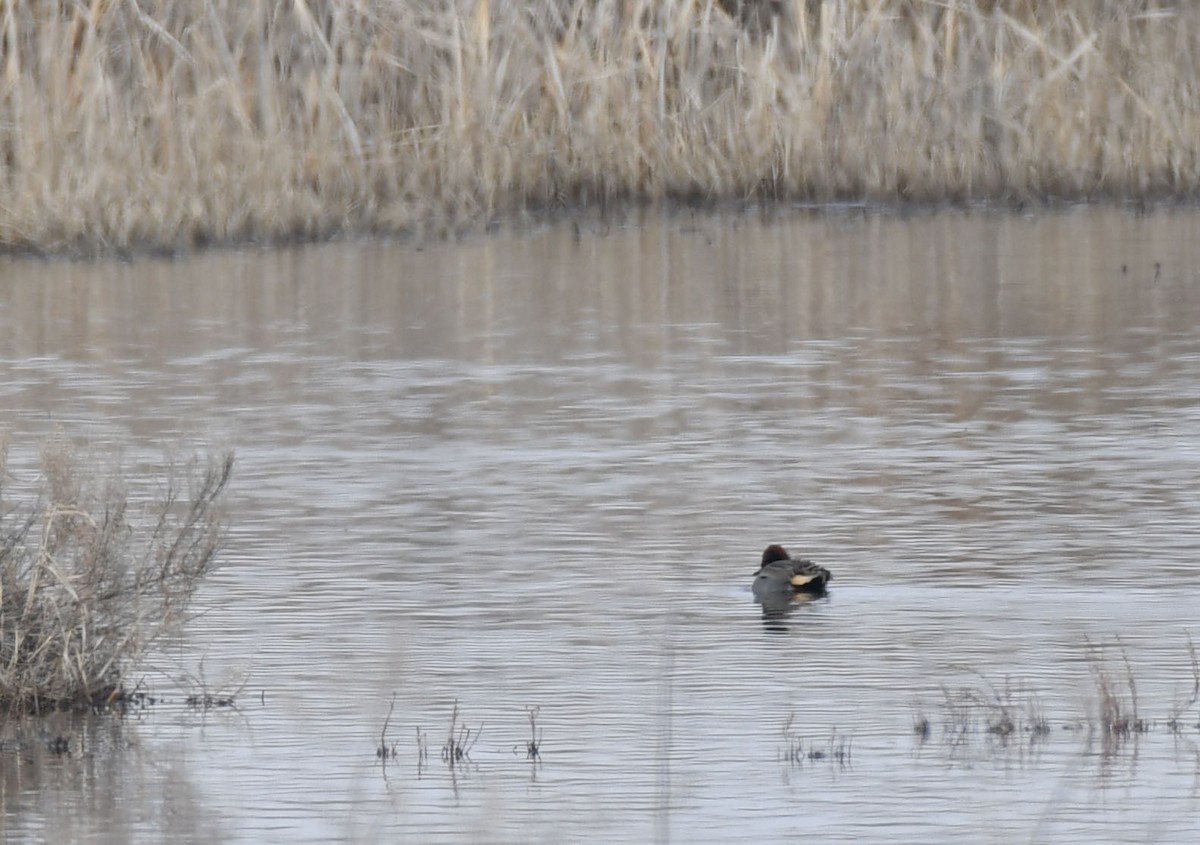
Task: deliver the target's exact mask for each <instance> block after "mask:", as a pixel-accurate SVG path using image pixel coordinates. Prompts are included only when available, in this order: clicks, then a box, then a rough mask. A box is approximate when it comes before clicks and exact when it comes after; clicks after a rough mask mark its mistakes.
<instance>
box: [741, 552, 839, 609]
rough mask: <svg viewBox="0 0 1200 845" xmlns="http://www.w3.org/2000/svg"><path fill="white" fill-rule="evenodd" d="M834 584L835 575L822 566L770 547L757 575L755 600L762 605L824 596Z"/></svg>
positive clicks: (764, 554)
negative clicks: (804, 597) (784, 599)
mask: <svg viewBox="0 0 1200 845" xmlns="http://www.w3.org/2000/svg"><path fill="white" fill-rule="evenodd" d="M832 580H833V575H832V574H831V573H830V571H829V570H828V569H826V568H825V567H823V566H821V565H820V564H817V563H813V562H812V561H811V560H803V559H802V558H794V557H792V556H791V555H789V554H788V553H787V550H786V549H785V548H784V547H783V546H776V545H770V546H767V548H766V549H765V550H764V551H763V555H762V565H761V566H760V567H759V569H758V572H756V573H754V585H753V590H754V598H755V600H756V601H758V602H760V603H761V602H766V601H771V600H777V599H778V598H779V597H780V596H789V597H790V596H794V595H797V594H804V595H807V596H813V597H817V596H823V595H825V591H826V589H827V585H828V584H829V582H830V581H832Z"/></svg>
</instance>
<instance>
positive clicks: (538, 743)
mask: <svg viewBox="0 0 1200 845" xmlns="http://www.w3.org/2000/svg"><path fill="white" fill-rule="evenodd" d="M541 709H542V708H541V707H538V706H536V705H535V706H533V707H529V706H527V707H526V708H525V712H526V713H528V714H529V742H527V743H525V757H526V759H529V760H540V759H541V757H542V754H541V750H540V749H541V747H542V729H541V728H539V727H538V723H537V717H538V713H539V712H540V711H541Z"/></svg>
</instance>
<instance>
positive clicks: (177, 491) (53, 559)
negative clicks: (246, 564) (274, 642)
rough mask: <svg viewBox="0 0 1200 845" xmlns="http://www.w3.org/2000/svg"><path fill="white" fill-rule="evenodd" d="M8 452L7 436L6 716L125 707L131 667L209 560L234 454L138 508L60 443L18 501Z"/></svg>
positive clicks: (175, 475)
mask: <svg viewBox="0 0 1200 845" xmlns="http://www.w3.org/2000/svg"><path fill="white" fill-rule="evenodd" d="M7 458H8V450H7V448H6V444H4V443H0V711H4V712H10V713H12V712H35V713H36V712H45V711H47V710H51V709H87V708H96V707H107V706H113V705H121V704H122V703H123V701H124V699H125V697H126V696H127V695H130V693H128V691H127V689H126V685H125V683H124V679H125V676H126V672H127V671H128V670H129V669H130V668H131V667H133V666H134V665H136V664H137V662H138V659H139V658H140V657H142V656H143V655H144V654H145V653H146V651H147V649H148V648H149V647H150V646H151V645H152V644H153V642H154V641H155V639H156V638H157V637H159V636H160V635H162V634H164V633H166V632H168V631H171V630H173V629H175V627H176V626H177V625H178V624H179V623H180V622H181V621H182V620H183V619H184V617H185V612H186V610H187V607H188V602H189V600H190V599H191V597H192V594H193V593H194V592H195V590H196V588H197V586H198V585H199V583H200V581H201V579H203V577H204V576H205V575H206V574H207V573H208V572H209V571H210V569H211V568H212V566H213V562H214V558H215V555H216V552H217V549H218V545H219V543H220V541H221V538H222V526H223V523H222V516H223V513H222V509H221V502H222V499H223V494H224V492H225V490H226V487H227V485H228V483H229V479H230V475H231V473H232V470H233V456H232V455H231V454H226V455H223V456H221V457H217V458H211V459H209V461H208V462H207V463H206V464H203V465H191V466H189V467H187V468H186V470H184V469H183V468H180V467H172V468H171V469H170V470H169V472H168V477H167V478H166V479H165V481H164V484H163V486H162V488H161V492H160V495H159V498H158V499H157V501H155V502H154V503H153V504H152V505H150V506H149V510H148V512H146V513H141V512H139V513H137V514H134V513H132V511H134V510H135V508H134V507H131V504H130V502H129V498H128V494H127V491H126V488H125V486H124V484H123V483H122V482H121V480H120V479H119V478H118V477H117V476H115V475H114V474H109V475H107V476H106V477H103V478H101V477H100V476H99V475H98V474H97V472H96V468H95V467H94V466H88V465H87V462H85V461H83V460H81V459H80V457H79V456H78V454H77V453H76V451H75V450H74V449H73V448H72V447H71V446H70V445H69V444H67V443H66V442H64V441H63V440H59V439H55V440H51V441H49V442H47V443H46V444H45V445H44V447H43V449H42V453H41V473H42V476H41V489H40V490H39V491H36V492H35V493H34V494H33V495H32V496H31V497H30V498H28V500H24V501H13V500H12V498H11V491H10V489H9V485H8V484H7V483H6V482H8V481H9V480H10V478H11V475H10V473H9V472H8V466H7ZM137 510H139V511H140V508H139V509H137Z"/></svg>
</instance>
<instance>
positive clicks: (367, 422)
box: [0, 210, 1200, 843]
mask: <svg viewBox="0 0 1200 845" xmlns="http://www.w3.org/2000/svg"><path fill="white" fill-rule="evenodd" d="M1198 235H1200V214H1197V213H1193V212H1175V213H1171V214H1160V215H1155V216H1150V217H1143V218H1138V217H1134V216H1133V215H1130V214H1125V213H1122V212H1117V211H1111V210H1108V211H1104V210H1101V211H1096V210H1091V211H1078V212H1072V213H1069V214H1063V215H1046V216H1040V217H1033V218H1020V217H1010V216H1000V215H988V214H972V215H963V214H940V215H936V216H928V217H918V218H914V219H899V218H884V217H870V216H866V217H864V216H859V215H857V214H852V213H847V214H844V215H839V214H834V215H829V216H824V217H807V216H805V217H799V218H786V219H774V220H760V219H755V218H749V217H743V218H695V219H692V218H686V219H685V218H677V219H673V220H669V221H665V222H664V221H659V220H647V221H634V222H631V223H630V224H628V225H624V226H610V227H604V228H602V229H601V228H596V229H594V230H593V229H592V228H591V227H588V226H584V227H583V231H582V233H581V234H579V235H578V236H576V235H575V233H574V232H573V231H572V230H571V229H570V228H568V227H562V228H548V229H546V230H543V231H538V232H535V233H532V234H527V235H522V236H496V237H493V238H489V239H480V240H473V241H468V242H465V243H461V244H447V245H436V246H429V247H426V248H423V249H420V248H417V247H415V246H411V245H381V244H339V245H332V246H323V247H316V248H306V249H296V250H289V251H284V252H274V253H265V254H259V253H218V254H211V255H206V256H203V257H199V258H195V259H188V260H183V261H178V262H163V261H149V260H147V261H139V262H135V263H133V264H120V263H104V264H72V263H41V262H31V261H24V260H14V259H3V260H0V429H3V430H6V431H7V432H8V433H9V435H10V439H11V443H12V446H11V451H12V464H13V470H14V472H16V473H18V475H20V477H21V478H26V477H28V476H30V475H31V474H32V473H31V467H32V466H33V464H34V462H35V459H36V451H37V446H38V443H39V441H40V439H41V438H43V437H45V436H46V435H47V434H48V433H50V432H52V431H54V430H56V429H58V430H62V431H64V432H65V433H67V434H68V435H69V436H72V437H77V438H80V439H86V440H87V441H89V442H90V443H92V444H93V445H94V446H96V447H97V448H98V449H99V450H101V451H107V452H120V453H121V454H122V455H123V457H124V460H125V462H126V464H127V465H128V466H130V467H131V469H130V470H129V475H130V476H131V477H132V478H134V479H139V478H140V479H141V480H142V481H143V482H144V484H145V486H147V487H150V486H152V481H153V479H154V478H155V475H156V473H157V472H158V471H159V469H158V468H159V466H160V464H161V462H162V460H163V455H164V454H165V451H166V450H167V449H169V448H174V449H179V448H180V445H181V444H182V445H183V446H184V447H185V448H186V447H192V446H194V445H196V444H201V445H203V444H213V445H215V446H218V447H221V446H228V447H232V448H234V449H235V450H236V452H237V457H238V467H237V475H236V485H235V490H234V500H233V504H234V507H233V522H232V527H231V534H230V537H229V542H228V545H227V549H226V552H225V554H224V558H223V559H224V562H225V565H224V567H223V568H222V569H221V570H220V571H219V572H218V573H217V574H216V576H215V577H213V578H212V580H211V581H210V582H209V583H208V584H207V585H206V587H205V589H204V590H203V592H202V594H201V595H200V596H199V598H198V602H197V605H198V607H197V609H198V610H200V611H201V614H202V615H201V616H200V618H198V619H197V620H195V621H194V622H193V623H192V624H191V625H190V626H189V628H188V629H187V632H186V634H185V636H184V637H183V638H182V639H181V640H180V641H178V642H172V643H166V644H164V648H163V650H162V652H161V653H160V654H159V655H157V656H156V658H155V661H154V665H153V666H152V667H148V669H147V672H146V683H147V684H148V685H149V686H150V687H151V688H152V689H154V690H155V691H156V692H159V693H161V694H163V695H166V696H167V697H168V699H170V700H169V701H168V703H166V704H164V705H160V706H158V707H156V708H154V709H152V710H151V711H150V712H149V713H147V714H146V715H144V716H143V717H142V718H140V719H130V720H127V721H125V722H123V723H121V722H113V721H112V720H106V721H102V722H99V723H94V722H92V723H70V724H67V725H66V726H65V727H64V726H63V725H59V724H54V725H49V726H47V725H35V724H27V725H24V726H22V728H21V729H22V730H23V731H24V732H25V735H29V734H31V733H37V732H38V731H42V732H45V731H58V730H65V731H68V732H72V733H71V735H72V736H74V737H76V740H77V742H78V745H79V750H78V751H76V752H75V753H73V754H72V755H71V756H69V757H49V758H43V757H42V756H37V755H35V756H33V757H29V758H26V757H24V756H22V755H20V754H16V753H10V754H9V755H8V759H0V800H2V806H3V816H2V817H0V824H2V826H3V830H4V831H5V834H6V836H7V837H8V838H9V839H11V840H12V841H21V840H25V841H43V840H46V839H50V840H54V841H75V842H83V841H89V842H123V841H129V840H132V841H141V842H162V841H176V842H187V841H196V840H203V841H221V842H263V841H288V842H293V841H312V842H319V841H328V840H334V839H345V840H352V841H364V842H375V841H380V842H399V841H408V842H422V843H425V842H459V841H481V842H548V843H549V842H563V841H588V840H591V841H648V840H657V841H675V842H722V841H744V840H746V839H748V838H751V837H753V838H755V839H760V840H761V839H768V838H780V839H783V840H785V841H790V840H792V839H799V838H801V837H805V838H808V839H810V840H811V841H820V842H841V841H846V842H849V841H854V842H862V841H897V842H918V841H955V842H967V843H993V842H996V843H1009V842H1014V841H1028V842H1064V843H1091V842H1096V841H1121V842H1152V841H1154V842H1160V841H1161V842H1170V841H1184V840H1190V839H1193V838H1195V837H1196V836H1197V835H1198V834H1200V730H1198V729H1197V728H1196V722H1197V721H1198V720H1200V712H1198V710H1200V708H1197V707H1193V708H1192V709H1191V710H1189V711H1188V712H1187V713H1186V714H1185V717H1184V718H1183V719H1182V720H1181V721H1182V723H1184V724H1185V727H1184V729H1183V730H1182V732H1181V733H1180V734H1179V735H1173V734H1172V732H1171V731H1170V730H1168V729H1167V727H1166V726H1165V720H1166V719H1167V717H1168V715H1169V714H1170V711H1171V709H1172V707H1173V706H1176V705H1179V704H1181V703H1183V702H1185V701H1186V700H1187V698H1188V696H1189V694H1190V692H1191V687H1192V671H1191V663H1190V658H1189V656H1188V648H1187V643H1188V639H1187V638H1188V634H1189V633H1191V634H1192V635H1193V636H1200V631H1198V630H1197V629H1196V627H1195V626H1194V622H1195V613H1196V611H1195V608H1196V606H1197V598H1198V597H1200V575H1198V574H1197V568H1196V567H1197V558H1198V553H1200V485H1198V484H1197V478H1198V477H1200V237H1198ZM768 542H780V543H784V544H785V545H787V546H789V548H791V549H792V551H793V552H799V553H804V554H807V555H809V556H812V557H814V558H816V559H819V560H820V561H821V562H822V563H823V564H825V565H826V566H828V567H829V568H830V569H831V570H833V572H834V575H835V580H834V583H833V590H832V593H831V595H830V596H829V597H828V598H827V599H823V600H820V601H817V602H811V603H808V604H804V605H798V606H796V607H795V609H794V611H793V612H792V613H790V614H789V615H787V616H786V617H785V618H783V619H764V618H763V614H762V613H761V612H760V609H759V608H758V607H757V606H756V605H755V604H754V603H753V602H752V600H751V595H750V590H749V584H750V576H751V575H752V573H753V572H754V569H755V568H756V564H757V559H758V556H759V554H760V553H761V550H762V547H763V546H764V545H766V544H767V543H768ZM1118 638H1119V640H1118ZM1101 650H1102V651H1101ZM1125 658H1127V659H1128V661H1129V667H1130V668H1131V670H1132V674H1133V676H1134V678H1135V680H1136V694H1137V706H1138V711H1139V715H1140V716H1142V717H1143V718H1146V719H1149V720H1151V721H1152V722H1153V724H1152V725H1151V727H1150V730H1149V732H1148V733H1146V734H1145V735H1142V736H1140V737H1137V738H1133V739H1129V740H1127V741H1124V742H1120V743H1114V742H1105V741H1103V738H1102V737H1101V736H1099V735H1098V734H1097V733H1095V732H1094V731H1091V732H1090V731H1089V728H1088V723H1089V720H1090V721H1092V722H1093V723H1094V722H1095V719H1096V711H1097V703H1098V693H1097V685H1096V672H1097V671H1099V670H1103V671H1106V672H1108V673H1109V675H1110V677H1112V678H1115V679H1116V680H1117V682H1118V684H1117V689H1118V691H1119V692H1120V693H1121V694H1122V695H1127V693H1128V687H1127V683H1126V675H1127V669H1126V666H1125V663H1124V659H1125ZM189 676H190V677H191V678H192V679H193V680H192V683H193V685H194V684H195V683H196V682H198V681H199V680H203V682H204V683H205V684H206V685H207V687H208V688H210V689H225V690H228V691H233V690H238V692H237V699H238V703H239V707H238V709H237V711H236V712H210V713H207V714H204V713H197V712H193V711H190V710H188V709H187V708H186V707H184V706H183V705H182V703H181V702H180V699H179V690H180V689H181V686H183V687H186V686H187V684H186V683H183V684H182V685H181V683H180V679H181V678H187V677H189ZM964 690H965V691H964ZM993 694H994V695H995V696H999V697H1001V698H1004V696H1006V695H1007V696H1008V698H1007V701H1008V702H1009V703H1010V704H1011V705H1012V708H1013V709H1012V712H1013V713H1015V714H1016V722H1017V725H1018V729H1017V732H1016V733H1015V735H1014V736H1012V737H1010V738H1009V739H1008V741H1007V742H1004V741H1003V740H1002V739H1001V738H999V737H997V736H995V735H991V734H988V733H987V730H986V725H987V723H988V720H989V718H991V717H992V716H994V715H995V713H996V708H994V707H989V706H987V705H985V704H983V703H980V702H976V703H975V704H973V705H972V704H971V703H970V702H971V698H970V696H971V695H976V696H985V697H986V696H991V695H993ZM393 695H395V712H394V713H393V715H392V717H391V723H390V726H389V732H388V743H389V744H393V743H394V744H395V747H396V751H397V754H398V756H397V757H396V758H395V760H394V761H393V762H390V763H389V764H388V765H387V766H386V768H384V767H381V765H380V764H379V762H378V761H377V760H376V759H375V757H374V749H375V747H376V746H377V745H378V744H379V738H380V731H381V728H382V726H383V721H384V718H385V716H386V715H387V713H388V706H389V701H390V700H391V698H392V696H393ZM455 701H457V702H458V705H459V707H460V710H461V713H460V722H461V723H462V724H465V725H466V726H468V727H469V728H471V730H472V732H473V734H474V732H477V731H479V730H480V729H481V733H480V734H479V737H478V740H477V742H476V744H475V745H474V746H473V748H472V749H471V752H470V760H469V761H464V762H462V763H460V764H459V765H458V766H456V767H453V768H451V767H449V766H448V765H446V764H445V763H444V762H442V760H441V759H440V754H439V749H440V748H441V746H442V744H443V743H444V742H445V740H446V735H447V730H448V726H449V721H450V714H451V710H452V707H453V704H454V702H455ZM1129 703H1130V702H1129V701H1128V700H1127V701H1126V704H1127V705H1128V704H1129ZM527 708H538V710H537V721H538V726H539V728H540V730H541V736H542V746H541V761H540V762H531V761H529V760H527V759H526V756H525V743H526V742H527V741H528V739H529V735H530V728H529V722H528V710H527ZM1037 714H1040V716H1041V717H1044V718H1045V720H1046V721H1047V722H1048V724H1049V727H1050V732H1049V734H1048V735H1047V736H1044V737H1040V738H1038V737H1032V736H1031V734H1030V733H1029V732H1028V731H1027V730H1026V728H1027V727H1028V726H1029V725H1030V724H1032V723H1033V722H1035V721H1036V718H1035V715H1037ZM921 717H924V718H927V719H928V720H929V723H930V733H929V737H928V739H926V740H925V741H924V742H922V741H921V740H920V739H919V738H918V737H917V736H916V735H915V734H914V732H913V724H914V721H915V720H917V719H919V718H921ZM955 726H959V727H963V726H965V727H966V733H965V734H964V735H961V736H959V737H958V740H957V741H955V736H957V735H956V734H953V733H951V731H952V730H953V729H954V728H955ZM12 730H13V728H12V726H11V725H10V726H9V727H8V734H11V733H12ZM418 731H420V732H421V733H422V734H423V735H424V737H425V739H424V742H425V743H426V746H427V748H428V756H427V758H426V759H421V757H420V754H419V750H418V742H417V734H418ZM835 732H836V733H835ZM8 734H6V735H8ZM814 749H815V750H817V751H820V752H824V754H825V756H824V757H823V758H821V759H810V758H809V751H811V750H814ZM839 751H841V752H842V753H841V754H839V753H838V752H839ZM2 754H3V752H0V756H2Z"/></svg>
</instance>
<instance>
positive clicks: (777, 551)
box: [762, 545, 792, 566]
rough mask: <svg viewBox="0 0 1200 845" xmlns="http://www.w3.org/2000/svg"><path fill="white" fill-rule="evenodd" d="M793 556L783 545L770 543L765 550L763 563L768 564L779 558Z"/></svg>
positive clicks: (789, 558) (785, 558) (790, 557)
mask: <svg viewBox="0 0 1200 845" xmlns="http://www.w3.org/2000/svg"><path fill="white" fill-rule="evenodd" d="M791 559H792V556H791V555H789V554H788V553H787V549H785V548H784V547H783V546H776V545H770V546H767V547H766V548H765V549H764V550H763V556H762V565H763V566H767V565H769V564H772V563H775V562H776V561H779V560H791Z"/></svg>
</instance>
